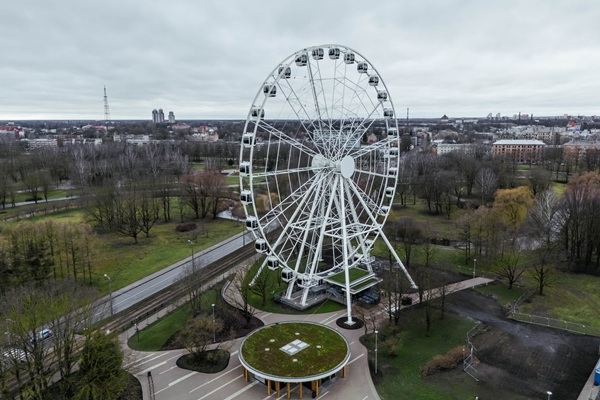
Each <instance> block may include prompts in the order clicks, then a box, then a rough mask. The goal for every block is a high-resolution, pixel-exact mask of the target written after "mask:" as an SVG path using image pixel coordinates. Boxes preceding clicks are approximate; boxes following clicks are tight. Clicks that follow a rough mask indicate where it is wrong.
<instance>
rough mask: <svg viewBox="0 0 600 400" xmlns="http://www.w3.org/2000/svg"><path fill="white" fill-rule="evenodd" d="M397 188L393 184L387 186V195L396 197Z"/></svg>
mask: <svg viewBox="0 0 600 400" xmlns="http://www.w3.org/2000/svg"><path fill="white" fill-rule="evenodd" d="M395 192H396V190H395V189H394V188H393V187H392V186H388V187H386V188H385V196H386V197H394V193H395Z"/></svg>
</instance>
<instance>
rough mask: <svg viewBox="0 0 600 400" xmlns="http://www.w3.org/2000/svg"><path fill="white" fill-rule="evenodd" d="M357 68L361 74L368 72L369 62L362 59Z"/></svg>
mask: <svg viewBox="0 0 600 400" xmlns="http://www.w3.org/2000/svg"><path fill="white" fill-rule="evenodd" d="M356 70H357V71H358V73H359V74H366V73H367V72H369V64H367V63H366V62H364V61H361V62H359V63H358V64H357V65H356Z"/></svg>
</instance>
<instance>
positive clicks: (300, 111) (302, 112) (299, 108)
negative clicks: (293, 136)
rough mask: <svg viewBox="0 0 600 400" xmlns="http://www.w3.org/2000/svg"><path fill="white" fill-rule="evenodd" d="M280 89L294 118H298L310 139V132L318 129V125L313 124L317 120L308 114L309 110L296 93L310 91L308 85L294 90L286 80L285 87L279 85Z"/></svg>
mask: <svg viewBox="0 0 600 400" xmlns="http://www.w3.org/2000/svg"><path fill="white" fill-rule="evenodd" d="M280 89H281V91H282V93H283V95H284V96H285V97H286V99H288V106H289V108H290V109H291V111H292V112H293V113H294V115H295V116H296V118H298V120H299V121H300V123H301V125H302V128H303V129H304V131H305V132H306V133H307V134H308V135H309V136H310V137H312V132H313V131H315V130H317V129H318V128H319V127H318V125H316V124H315V122H316V119H317V118H315V117H314V116H312V115H311V114H310V112H309V110H308V109H307V108H306V106H305V105H304V102H303V101H302V100H301V99H300V95H299V93H298V91H299V89H300V90H310V83H307V84H305V85H303V86H300V87H299V88H298V89H296V88H294V87H293V86H292V84H291V82H289V81H288V80H287V79H286V80H285V86H284V85H280ZM306 121H309V123H308V124H307V123H306ZM307 125H308V127H307Z"/></svg>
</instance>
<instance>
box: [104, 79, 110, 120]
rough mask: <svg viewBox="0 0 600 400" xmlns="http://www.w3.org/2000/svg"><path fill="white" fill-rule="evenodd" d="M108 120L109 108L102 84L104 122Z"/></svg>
mask: <svg viewBox="0 0 600 400" xmlns="http://www.w3.org/2000/svg"><path fill="white" fill-rule="evenodd" d="M109 122H110V108H108V96H107V95H106V86H104V123H105V124H108V123H109Z"/></svg>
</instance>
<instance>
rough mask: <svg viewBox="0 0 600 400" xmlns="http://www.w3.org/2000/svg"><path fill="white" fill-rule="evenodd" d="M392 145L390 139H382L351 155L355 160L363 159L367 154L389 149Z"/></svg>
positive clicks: (362, 147)
mask: <svg viewBox="0 0 600 400" xmlns="http://www.w3.org/2000/svg"><path fill="white" fill-rule="evenodd" d="M390 145H391V141H390V140H389V139H387V138H386V139H382V140H379V141H377V142H375V143H372V144H369V145H367V146H361V147H360V148H359V149H358V150H357V151H356V152H353V153H352V154H351V155H352V157H354V158H357V157H361V156H363V155H365V154H369V153H373V152H376V151H378V150H381V149H385V148H388V147H390Z"/></svg>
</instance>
